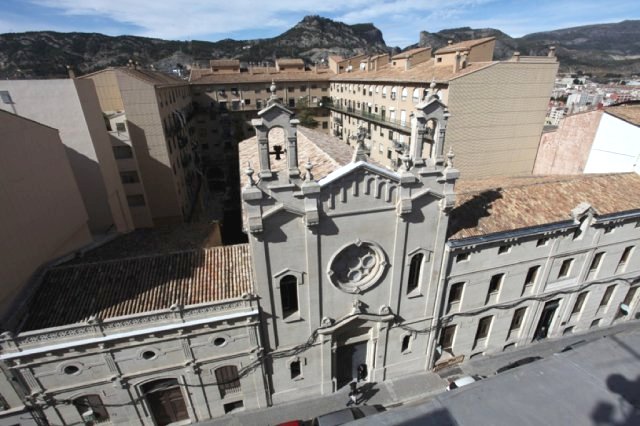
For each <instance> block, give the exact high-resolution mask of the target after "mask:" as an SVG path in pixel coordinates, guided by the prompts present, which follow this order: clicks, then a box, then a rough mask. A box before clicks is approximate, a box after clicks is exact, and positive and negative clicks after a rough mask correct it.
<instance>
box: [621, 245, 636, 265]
mask: <svg viewBox="0 0 640 426" xmlns="http://www.w3.org/2000/svg"><path fill="white" fill-rule="evenodd" d="M632 250H633V246H630V247H625V249H624V251H623V252H622V256H620V261H619V262H618V268H622V267H624V266H625V265H626V264H627V262H628V261H629V257H631V251H632Z"/></svg>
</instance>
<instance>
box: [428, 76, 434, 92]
mask: <svg viewBox="0 0 640 426" xmlns="http://www.w3.org/2000/svg"><path fill="white" fill-rule="evenodd" d="M429 88H430V89H431V90H433V89H435V88H436V79H435V77H433V78H432V79H431V84H430V85H429Z"/></svg>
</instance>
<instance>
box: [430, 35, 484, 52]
mask: <svg viewBox="0 0 640 426" xmlns="http://www.w3.org/2000/svg"><path fill="white" fill-rule="evenodd" d="M495 39H496V38H495V37H485V38H478V39H475V40H465V41H461V42H460V43H454V44H451V45H449V46H445V47H442V48H440V49H438V50H436V55H439V54H441V53H453V52H457V51H459V50H460V51H462V50H466V49H470V48H472V47H475V46H478V45H481V44H484V43H486V42H489V41H491V40H495Z"/></svg>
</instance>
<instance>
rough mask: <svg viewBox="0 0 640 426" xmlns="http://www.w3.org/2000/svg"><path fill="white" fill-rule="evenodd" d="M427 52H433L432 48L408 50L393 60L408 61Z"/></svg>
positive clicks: (393, 57)
mask: <svg viewBox="0 0 640 426" xmlns="http://www.w3.org/2000/svg"><path fill="white" fill-rule="evenodd" d="M426 50H431V48H430V47H417V48H415V49H411V50H407V51H406V52H402V53H398V54H397V55H395V56H392V57H391V59H406V58H410V57H411V56H412V55H415V54H416V53H420V52H424V51H426Z"/></svg>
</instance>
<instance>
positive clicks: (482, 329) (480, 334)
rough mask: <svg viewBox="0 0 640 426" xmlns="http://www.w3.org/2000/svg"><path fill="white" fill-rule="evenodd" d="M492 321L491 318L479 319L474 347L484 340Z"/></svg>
mask: <svg viewBox="0 0 640 426" xmlns="http://www.w3.org/2000/svg"><path fill="white" fill-rule="evenodd" d="M492 320H493V316H491V315H490V316H488V317H484V318H481V319H480V321H478V329H477V330H476V338H475V342H474V344H473V345H474V347H475V346H476V345H478V343H480V341H481V340H483V339H486V338H487V336H488V335H489V328H491V321H492Z"/></svg>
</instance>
